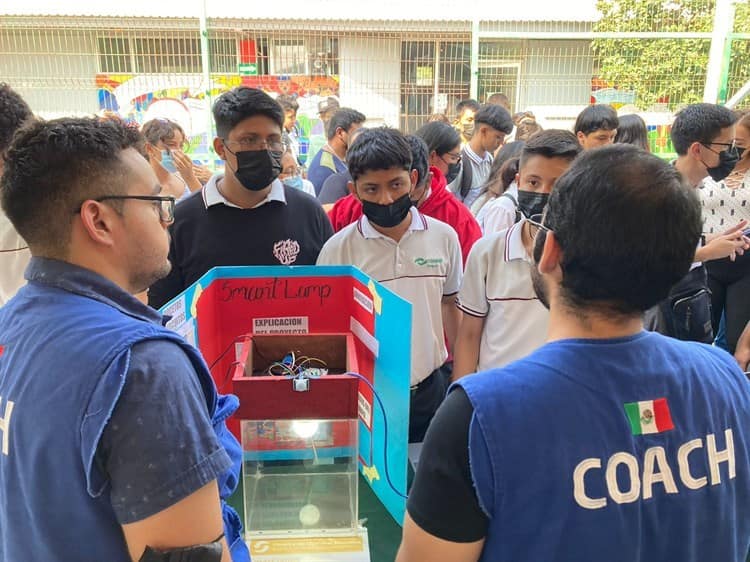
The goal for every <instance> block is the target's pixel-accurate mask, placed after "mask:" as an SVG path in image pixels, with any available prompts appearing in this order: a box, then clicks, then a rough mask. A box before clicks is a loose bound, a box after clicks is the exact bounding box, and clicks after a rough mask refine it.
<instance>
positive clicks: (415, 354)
mask: <svg viewBox="0 0 750 562" xmlns="http://www.w3.org/2000/svg"><path fill="white" fill-rule="evenodd" d="M347 163H348V165H349V172H350V173H351V176H352V182H353V184H350V189H351V190H352V192H353V193H354V194H355V195H356V196H357V197H358V198H359V200H360V201H361V202H362V211H363V213H364V215H363V216H362V217H361V218H360V219H359V220H358V221H356V222H354V223H352V224H350V225H349V226H347V227H346V228H344V229H342V230H341V231H339V232H338V233H337V234H335V235H334V236H333V237H332V238H331V239H329V240H328V242H326V244H325V245H324V246H323V249H322V250H321V251H320V256H319V257H318V261H317V265H354V266H357V267H358V268H359V269H361V270H362V271H363V272H365V273H366V274H367V275H369V276H370V277H372V278H374V279H376V280H377V281H379V282H380V283H382V284H383V285H385V286H386V287H388V288H389V289H391V290H392V291H393V292H395V293H396V294H398V295H399V296H400V297H402V298H404V299H406V300H407V301H409V302H410V303H411V305H412V331H411V385H412V392H411V409H410V415H409V442H410V443H418V442H421V441H422V439H423V438H424V434H425V432H426V431H427V426H428V425H429V423H430V420H431V419H432V416H433V415H434V414H435V410H437V408H438V406H439V405H440V403H441V402H442V401H443V398H444V397H445V391H446V388H447V384H448V382H449V380H450V367H449V366H448V365H447V364H446V359H447V357H448V352H447V350H446V346H445V338H444V334H445V336H447V340H448V345H450V346H452V345H453V342H454V341H455V336H456V331H457V329H458V322H459V319H460V312H459V311H458V310H457V309H456V307H455V305H454V300H455V295H456V293H458V289H459V287H460V285H461V263H462V262H461V248H460V245H459V243H458V236H457V235H456V232H455V231H454V230H453V228H451V227H450V226H448V225H447V224H445V223H442V222H440V221H438V220H435V219H433V218H431V217H427V216H424V215H422V214H421V213H420V212H419V211H417V209H416V207H415V206H414V205H413V204H414V201H413V200H412V198H415V196H416V194H415V193H414V191H415V189H416V188H417V184H418V174H417V170H415V169H412V156H411V151H410V148H409V144H408V142H407V141H406V139H405V138H404V136H403V135H402V134H401V133H400V132H398V131H397V130H395V129H389V128H378V129H368V130H366V131H364V132H362V133H361V134H360V135H359V136H358V137H357V140H356V141H354V143H353V144H352V146H351V147H350V148H349V152H347Z"/></svg>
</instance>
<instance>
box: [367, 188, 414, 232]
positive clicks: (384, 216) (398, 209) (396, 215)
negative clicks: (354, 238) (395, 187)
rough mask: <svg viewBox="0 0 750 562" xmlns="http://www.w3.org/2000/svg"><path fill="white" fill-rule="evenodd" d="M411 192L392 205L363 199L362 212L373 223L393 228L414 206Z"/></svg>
mask: <svg viewBox="0 0 750 562" xmlns="http://www.w3.org/2000/svg"><path fill="white" fill-rule="evenodd" d="M410 195H411V194H410V193H405V194H404V195H402V196H401V197H399V198H398V199H396V200H395V201H394V202H393V203H391V204H390V205H378V204H377V203H372V202H370V201H364V200H363V201H362V213H363V214H364V215H365V216H366V217H367V220H369V221H370V222H371V223H373V224H376V225H378V226H382V227H383V228H392V227H394V226H397V225H399V224H401V223H402V222H403V220H404V219H405V218H406V215H408V214H409V209H411V206H412V204H413V203H412V200H411V199H410V198H409V196H410Z"/></svg>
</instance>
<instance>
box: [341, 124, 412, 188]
mask: <svg viewBox="0 0 750 562" xmlns="http://www.w3.org/2000/svg"><path fill="white" fill-rule="evenodd" d="M346 163H347V165H348V166H349V173H350V174H351V176H352V181H353V182H355V183H356V182H357V180H358V179H359V178H360V176H361V175H362V174H364V173H366V172H369V171H371V170H389V169H391V168H401V169H403V170H406V171H407V172H411V169H412V166H411V148H410V147H409V143H408V142H407V140H406V138H405V137H404V135H403V134H401V132H400V131H398V130H396V129H391V128H390V127H378V128H375V129H366V130H365V131H363V132H362V133H360V134H359V135H358V136H357V139H356V140H355V141H354V143H353V144H352V145H351V146H350V147H349V151H348V152H347V153H346Z"/></svg>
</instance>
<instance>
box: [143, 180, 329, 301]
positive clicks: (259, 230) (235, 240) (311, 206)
mask: <svg viewBox="0 0 750 562" xmlns="http://www.w3.org/2000/svg"><path fill="white" fill-rule="evenodd" d="M203 189H205V187H204V188H203ZM284 195H285V196H286V204H285V203H282V202H281V201H273V200H272V201H269V202H267V203H264V204H263V205H261V206H260V207H257V208H255V209H238V208H235V207H229V206H227V205H224V204H216V205H212V206H211V207H208V208H206V204H205V201H204V198H203V190H201V191H199V192H197V193H194V194H193V195H192V196H190V197H188V198H187V199H185V200H183V201H182V202H180V204H179V205H177V208H176V210H175V221H174V224H172V226H170V228H169V232H170V236H171V241H170V247H169V261H170V262H171V263H172V271H171V272H170V274H169V275H168V276H167V277H165V278H164V279H162V280H161V281H157V282H156V283H155V284H154V285H153V286H152V287H151V289H150V290H149V294H148V303H149V304H150V305H151V306H153V307H154V308H159V307H161V306H163V305H164V304H165V303H167V301H169V300H170V299H172V298H174V297H176V296H177V295H179V294H180V293H181V292H182V291H184V290H185V289H186V288H188V287H189V286H190V285H192V284H193V283H195V282H196V281H197V280H198V279H199V278H200V277H201V276H202V275H203V274H204V273H206V272H207V271H208V270H210V269H211V268H212V267H215V266H221V265H229V266H241V265H315V261H316V260H317V259H318V254H319V253H320V249H321V248H322V247H323V244H325V242H326V240H328V239H329V238H330V237H331V236H332V235H333V229H332V228H331V223H330V221H329V220H328V216H327V215H326V214H325V211H323V208H322V207H321V206H320V203H318V201H317V200H316V199H315V198H314V197H311V196H310V195H307V194H306V193H303V192H302V191H299V190H297V189H294V188H288V187H284Z"/></svg>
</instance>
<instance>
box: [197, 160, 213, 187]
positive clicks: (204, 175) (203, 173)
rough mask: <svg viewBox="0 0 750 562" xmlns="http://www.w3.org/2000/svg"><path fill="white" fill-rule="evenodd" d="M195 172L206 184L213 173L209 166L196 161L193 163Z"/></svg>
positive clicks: (200, 180) (199, 179)
mask: <svg viewBox="0 0 750 562" xmlns="http://www.w3.org/2000/svg"><path fill="white" fill-rule="evenodd" d="M193 174H194V175H195V177H196V178H198V181H199V182H201V183H202V184H203V185H206V184H207V183H208V180H210V179H211V176H212V175H213V174H212V173H211V170H209V169H208V167H207V166H201V165H198V164H195V163H194V164H193Z"/></svg>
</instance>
